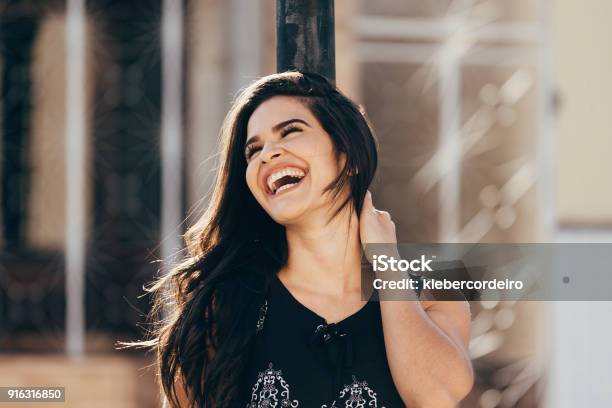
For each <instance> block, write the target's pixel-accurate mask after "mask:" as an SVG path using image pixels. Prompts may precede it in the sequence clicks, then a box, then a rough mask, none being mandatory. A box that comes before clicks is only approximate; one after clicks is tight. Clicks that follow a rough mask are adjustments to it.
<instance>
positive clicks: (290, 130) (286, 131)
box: [280, 126, 302, 137]
mask: <svg viewBox="0 0 612 408" xmlns="http://www.w3.org/2000/svg"><path fill="white" fill-rule="evenodd" d="M301 131H302V128H300V127H299V126H287V127H286V128H284V129H283V130H281V132H280V134H281V136H282V137H285V136H287V135H288V134H289V133H293V132H301Z"/></svg>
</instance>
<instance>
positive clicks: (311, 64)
mask: <svg viewBox="0 0 612 408" xmlns="http://www.w3.org/2000/svg"><path fill="white" fill-rule="evenodd" d="M276 41H277V45H276V69H277V71H278V72H283V71H287V70H291V69H298V70H301V71H307V72H316V73H318V74H321V75H323V76H325V77H326V78H327V79H329V80H330V81H332V82H334V81H335V79H336V64H335V47H334V1H333V0H277V1H276Z"/></svg>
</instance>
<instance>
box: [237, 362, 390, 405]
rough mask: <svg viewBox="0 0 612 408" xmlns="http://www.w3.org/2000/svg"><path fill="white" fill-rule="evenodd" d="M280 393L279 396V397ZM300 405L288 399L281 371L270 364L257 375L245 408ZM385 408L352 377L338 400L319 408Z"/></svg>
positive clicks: (364, 386) (286, 387) (371, 392)
mask: <svg viewBox="0 0 612 408" xmlns="http://www.w3.org/2000/svg"><path fill="white" fill-rule="evenodd" d="M279 392H280V395H279ZM299 405H300V404H299V402H298V400H291V399H290V397H289V384H288V383H287V381H285V379H284V378H283V373H282V371H281V370H275V369H274V368H273V367H272V363H269V364H268V369H267V370H265V371H262V372H260V373H259V375H258V377H257V382H256V383H255V385H254V386H253V392H252V393H251V402H249V403H248V404H247V405H246V408H276V407H278V408H289V407H290V408H295V407H298V406H299ZM366 407H369V408H385V407H384V406H380V407H379V406H378V399H377V395H376V393H375V392H374V390H372V389H371V388H370V387H369V386H368V383H367V382H366V381H358V380H357V379H356V378H355V376H353V382H352V383H351V384H350V385H345V386H344V387H343V388H342V390H340V393H339V395H338V398H337V399H336V400H335V401H334V402H332V404H331V405H327V404H323V405H321V408H366Z"/></svg>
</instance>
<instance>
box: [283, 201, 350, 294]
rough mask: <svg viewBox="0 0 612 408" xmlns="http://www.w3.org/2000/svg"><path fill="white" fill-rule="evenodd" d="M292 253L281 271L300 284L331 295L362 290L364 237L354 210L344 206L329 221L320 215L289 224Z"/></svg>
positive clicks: (289, 242)
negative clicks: (361, 234) (362, 238)
mask: <svg viewBox="0 0 612 408" xmlns="http://www.w3.org/2000/svg"><path fill="white" fill-rule="evenodd" d="M286 234H287V244H288V249H289V257H288V261H287V265H286V266H285V267H284V268H283V269H282V270H281V271H280V274H281V275H282V276H283V277H284V278H285V279H286V280H287V281H290V282H294V283H297V284H299V286H301V287H303V288H305V289H309V290H313V291H317V292H327V293H328V294H331V295H342V294H345V293H348V292H353V291H355V290H356V289H357V290H358V289H359V288H360V285H361V276H360V273H361V241H360V238H359V221H358V218H357V215H356V214H355V213H354V212H352V213H351V212H350V211H349V209H348V208H345V209H343V210H342V211H341V212H340V213H339V214H338V215H337V216H336V217H335V218H333V219H332V220H331V221H329V222H328V219H327V217H317V219H315V220H312V219H311V220H309V222H308V223H300V224H295V225H290V226H287V228H286Z"/></svg>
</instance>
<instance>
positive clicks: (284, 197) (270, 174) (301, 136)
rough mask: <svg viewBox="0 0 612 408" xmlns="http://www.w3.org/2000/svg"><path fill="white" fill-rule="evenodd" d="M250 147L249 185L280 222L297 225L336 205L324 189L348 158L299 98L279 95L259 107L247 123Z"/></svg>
mask: <svg viewBox="0 0 612 408" xmlns="http://www.w3.org/2000/svg"><path fill="white" fill-rule="evenodd" d="M244 152H245V158H246V160H247V169H246V181H247V184H248V186H249V189H250V190H251V193H252V194H253V196H254V197H255V199H256V200H257V202H259V204H260V205H261V206H262V208H263V209H264V210H265V211H266V212H267V213H268V214H269V215H270V217H272V219H274V220H275V221H276V222H278V223H279V224H283V225H289V224H295V223H298V222H300V220H303V219H305V218H306V216H308V215H309V214H312V213H313V212H314V211H316V210H321V209H323V210H328V209H329V208H330V205H331V195H330V194H324V189H325V187H327V186H328V185H329V184H330V183H331V182H332V181H333V180H334V179H335V178H336V177H337V176H338V174H339V172H340V170H341V168H342V164H343V163H339V162H338V160H336V157H335V155H334V146H333V144H332V140H331V138H330V136H329V135H328V134H327V132H325V130H323V128H322V127H321V125H320V124H319V121H318V120H317V119H316V118H315V116H314V115H313V114H312V113H311V112H310V110H308V108H306V107H305V106H304V105H303V104H302V103H301V102H300V101H299V100H298V99H297V98H295V97H291V96H275V97H272V98H270V99H268V100H267V101H265V102H264V103H262V104H261V105H259V107H257V109H256V110H255V111H254V112H253V114H252V115H251V117H250V119H249V122H248V124H247V138H246V142H245V146H244ZM341 159H342V160H344V156H343V155H342V156H341Z"/></svg>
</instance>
